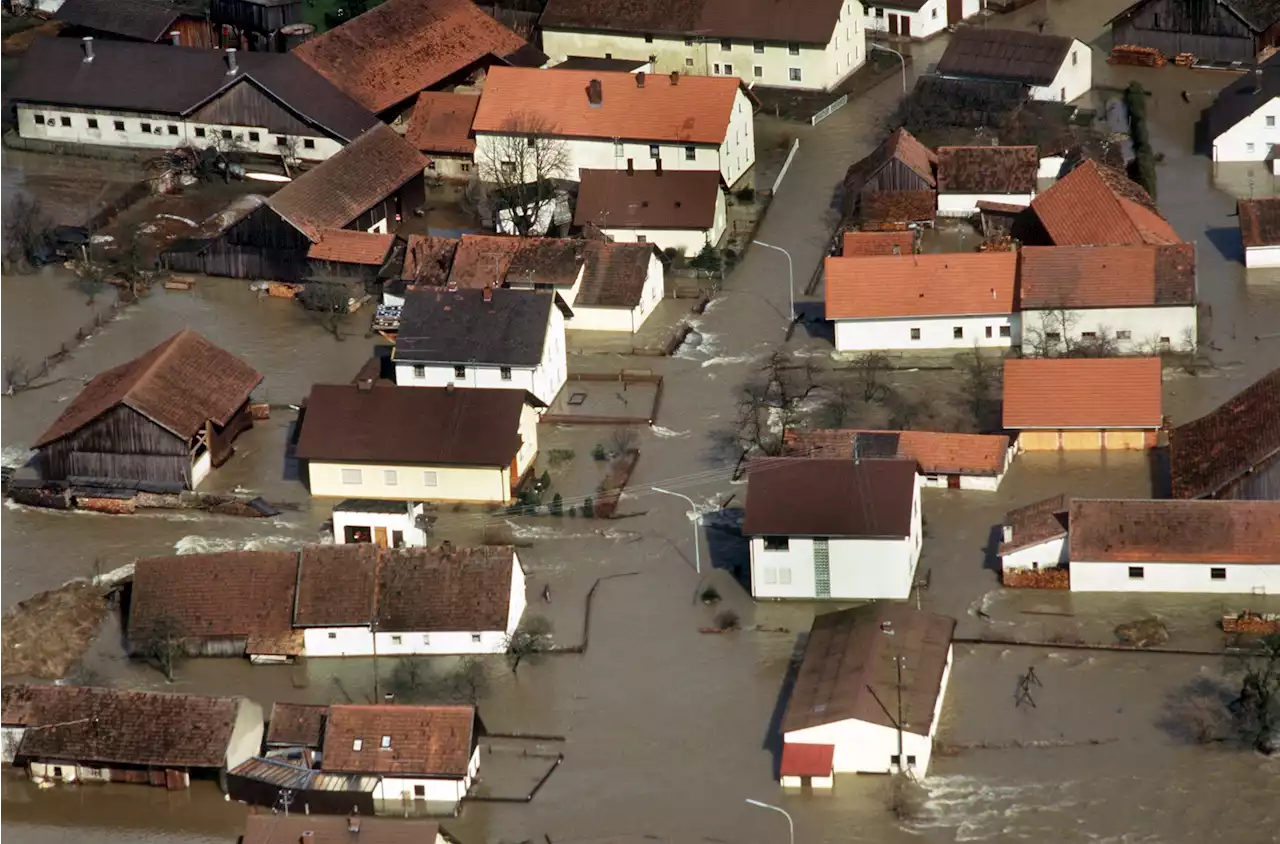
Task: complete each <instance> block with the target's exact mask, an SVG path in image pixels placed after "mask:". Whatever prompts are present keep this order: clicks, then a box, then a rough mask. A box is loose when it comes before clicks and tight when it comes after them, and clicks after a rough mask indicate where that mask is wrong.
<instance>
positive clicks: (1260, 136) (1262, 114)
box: [1213, 97, 1280, 161]
mask: <svg viewBox="0 0 1280 844" xmlns="http://www.w3.org/2000/svg"><path fill="white" fill-rule="evenodd" d="M1278 143H1280V97H1272V98H1271V99H1270V100H1267V101H1266V102H1263V103H1260V104H1259V106H1258V109H1257V110H1256V111H1255V112H1253V114H1250V115H1249V116H1248V117H1246V118H1244V119H1243V120H1241V121H1240V122H1239V123H1237V124H1236V125H1234V126H1232V127H1231V128H1230V129H1228V130H1227V131H1225V132H1223V133H1222V134H1221V135H1219V136H1218V137H1216V138H1214V139H1213V160H1214V161H1266V160H1267V159H1268V158H1269V157H1270V156H1271V147H1272V146H1274V145H1275V144H1278Z"/></svg>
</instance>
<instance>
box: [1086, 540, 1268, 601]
mask: <svg viewBox="0 0 1280 844" xmlns="http://www.w3.org/2000/svg"><path fill="white" fill-rule="evenodd" d="M1130 566H1138V567H1140V568H1141V569H1142V571H1143V577H1142V578H1130V577H1129V568H1130ZM1215 568H1221V569H1225V570H1226V578H1224V579H1221V580H1214V579H1213V578H1212V577H1211V576H1210V574H1211V569H1215ZM1071 591H1072V592H1192V593H1213V594H1223V595H1248V594H1250V593H1254V594H1268V595H1275V594H1280V551H1278V552H1277V558H1276V562H1275V563H1251V564H1236V565H1232V564H1230V563H1093V562H1087V561H1083V560H1072V561H1071Z"/></svg>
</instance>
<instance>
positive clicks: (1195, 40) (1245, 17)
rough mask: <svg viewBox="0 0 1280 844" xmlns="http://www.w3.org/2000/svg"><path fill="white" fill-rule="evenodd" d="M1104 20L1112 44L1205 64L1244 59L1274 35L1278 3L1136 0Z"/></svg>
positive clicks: (1278, 26) (1279, 20) (1279, 35)
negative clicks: (1188, 56)
mask: <svg viewBox="0 0 1280 844" xmlns="http://www.w3.org/2000/svg"><path fill="white" fill-rule="evenodd" d="M1107 23H1108V24H1109V25H1110V26H1111V43H1112V44H1113V45H1114V46H1116V47H1121V46H1135V47H1147V48H1150V49H1154V50H1159V51H1160V53H1161V54H1163V55H1164V56H1165V57H1167V58H1170V59H1172V58H1174V57H1175V56H1178V55H1180V54H1182V53H1190V54H1192V55H1193V56H1195V57H1196V59H1197V61H1198V62H1199V63H1202V64H1209V65H1236V66H1239V65H1242V64H1247V63H1249V62H1252V61H1254V59H1255V58H1256V57H1257V56H1259V55H1260V54H1262V53H1264V52H1265V51H1266V49H1267V48H1268V47H1274V46H1276V44H1277V41H1280V9H1277V7H1276V5H1275V4H1274V3H1270V2H1268V1H1267V0H1207V2H1197V0H1139V2H1137V3H1134V4H1133V5H1132V6H1129V7H1128V8H1127V9H1125V10H1124V11H1122V12H1121V13H1120V14H1118V15H1116V16H1115V17H1114V18H1112V19H1111V20H1109V21H1107Z"/></svg>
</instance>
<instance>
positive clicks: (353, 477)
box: [342, 469, 364, 484]
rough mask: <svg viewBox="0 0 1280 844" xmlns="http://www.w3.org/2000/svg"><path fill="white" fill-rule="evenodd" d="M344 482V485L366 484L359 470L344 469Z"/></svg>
mask: <svg viewBox="0 0 1280 844" xmlns="http://www.w3.org/2000/svg"><path fill="white" fill-rule="evenodd" d="M342 482H343V483H344V484H359V483H363V482H364V478H363V476H362V473H361V471H360V470H359V469H343V470H342Z"/></svg>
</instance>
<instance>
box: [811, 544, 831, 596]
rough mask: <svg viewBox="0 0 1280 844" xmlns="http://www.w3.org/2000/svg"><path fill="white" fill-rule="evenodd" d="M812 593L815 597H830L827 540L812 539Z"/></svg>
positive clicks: (829, 565) (829, 566)
mask: <svg viewBox="0 0 1280 844" xmlns="http://www.w3.org/2000/svg"><path fill="white" fill-rule="evenodd" d="M813 594H814V597H815V598H830V597H831V557H830V554H829V549H828V548H827V540H825V539H815V540H813Z"/></svg>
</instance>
